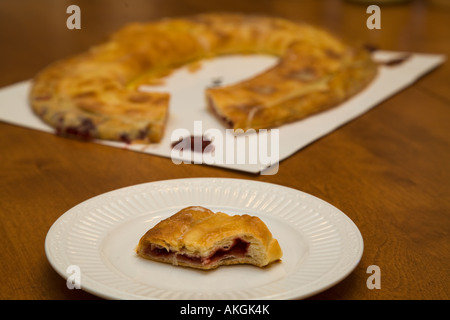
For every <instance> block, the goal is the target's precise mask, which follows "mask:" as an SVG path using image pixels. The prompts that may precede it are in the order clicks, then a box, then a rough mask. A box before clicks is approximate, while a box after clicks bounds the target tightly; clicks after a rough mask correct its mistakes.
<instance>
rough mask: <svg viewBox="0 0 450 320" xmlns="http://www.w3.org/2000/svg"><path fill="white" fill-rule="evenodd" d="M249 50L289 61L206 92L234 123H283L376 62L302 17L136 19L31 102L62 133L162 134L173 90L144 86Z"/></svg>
mask: <svg viewBox="0 0 450 320" xmlns="http://www.w3.org/2000/svg"><path fill="white" fill-rule="evenodd" d="M245 53H257V54H270V55H275V56H277V57H279V58H280V59H279V63H278V64H277V65H276V66H275V67H273V68H271V69H269V70H267V71H266V72H263V73H261V74H260V75H257V76H256V77H253V78H252V79H248V80H245V81H243V82H240V83H237V84H235V85H230V86H225V87H219V88H208V89H207V90H206V100H207V105H208V107H209V109H210V110H211V111H212V113H213V114H214V115H216V116H217V117H218V118H220V119H222V120H223V121H224V123H226V124H227V125H228V126H230V127H232V128H234V129H238V128H242V129H248V128H253V129H258V128H269V127H274V126H279V125H282V124H285V123H289V122H292V121H295V120H299V119H302V118H304V117H306V116H309V115H311V114H313V113H317V112H320V111H322V110H325V109H328V108H331V107H333V106H336V105H337V104H339V103H340V102H342V101H343V100H345V99H347V98H348V97H350V96H352V95H354V94H355V93H357V92H359V91H360V90H361V89H362V88H364V87H365V86H366V85H367V84H368V83H369V82H370V81H371V80H372V79H373V77H374V76H375V74H376V70H377V69H376V65H375V64H374V63H373V62H372V60H371V58H370V55H369V54H368V53H367V52H365V51H364V50H358V49H354V48H351V47H349V46H347V45H345V44H344V43H342V42H341V41H339V40H338V39H336V38H335V37H333V36H331V35H330V34H328V33H327V32H325V31H323V30H320V29H318V28H315V27H312V26H309V25H306V24H303V23H294V22H291V21H287V20H285V19H280V18H274V17H268V16H257V15H242V14H200V15H195V16H191V17H186V18H171V19H163V20H159V21H156V22H152V23H133V24H130V25H127V26H125V27H124V28H122V29H120V30H119V31H117V32H116V33H114V34H112V35H111V37H109V39H108V40H107V41H106V42H104V43H102V44H99V45H96V46H93V47H92V48H90V49H89V50H88V51H87V52H84V53H81V54H79V55H76V56H74V57H71V58H68V59H65V60H62V61H58V62H56V63H54V64H52V65H50V66H49V67H47V68H45V69H44V70H43V71H42V72H40V73H39V74H38V75H37V76H36V77H35V79H34V82H33V86H32V89H31V93H30V103H31V107H32V109H33V110H34V111H35V113H36V114H37V115H38V116H39V117H41V118H42V119H43V120H44V121H45V122H47V123H48V124H50V125H51V126H53V127H54V128H56V131H57V133H60V134H63V135H71V136H78V137H81V138H86V139H90V138H99V139H107V140H118V141H125V142H132V141H141V142H159V141H160V140H161V138H162V136H163V134H164V129H165V125H166V121H167V119H168V117H169V101H170V95H169V94H168V93H160V92H142V91H139V90H138V89H139V86H140V85H141V84H146V83H147V84H148V83H152V82H154V81H155V79H158V78H159V77H161V75H165V74H167V71H168V70H171V69H173V68H176V67H179V66H181V65H184V64H186V63H189V62H192V61H197V60H200V59H205V58H210V57H214V56H218V55H225V54H245Z"/></svg>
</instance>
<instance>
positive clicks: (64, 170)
mask: <svg viewBox="0 0 450 320" xmlns="http://www.w3.org/2000/svg"><path fill="white" fill-rule="evenodd" d="M70 4H77V5H78V6H79V7H80V9H81V29H80V30H69V29H68V28H67V27H66V19H67V18H68V16H69V15H68V14H67V13H66V9H67V7H68V6H69V5H70ZM367 6H368V5H367V4H365V5H361V4H354V3H350V2H345V1H344V2H342V1H338V0H329V1H316V0H311V1H293V0H277V1H275V0H273V1H270V0H259V1H237V0H236V1H235V0H214V1H200V0H171V1H168V0H165V1H156V0H155V1H147V0H141V1H131V0H117V1H106V0H102V1H62V0H45V1H42V0H22V1H12V0H7V1H1V2H0V48H1V49H0V87H3V86H7V85H9V84H13V83H16V82H18V81H22V80H25V79H29V78H32V77H33V75H35V73H36V72H38V71H39V70H40V69H42V68H43V67H45V66H46V65H47V64H49V63H50V62H52V61H54V60H57V59H60V58H62V57H66V56H68V55H71V54H74V53H78V52H82V51H84V50H86V49H87V48H89V46H91V45H93V44H96V43H98V42H99V41H101V40H103V39H104V38H105V36H107V35H108V34H109V33H111V32H112V31H115V30H116V29H118V28H120V27H121V26H123V25H124V24H125V23H127V22H131V21H149V20H152V19H157V18H160V17H171V16H180V15H186V14H194V13H199V12H209V11H234V12H246V13H250V12H252V13H253V12H256V13H268V14H273V15H278V16H281V17H285V18H289V19H293V20H303V21H306V22H308V23H312V24H315V25H318V26H321V27H323V28H326V29H328V30H330V31H332V32H334V33H335V34H337V35H338V36H340V37H341V38H344V39H346V40H349V41H354V40H358V41H362V42H364V43H370V44H373V45H376V46H377V47H379V48H381V49H388V50H402V51H414V52H425V53H443V54H447V55H450V41H449V39H450V24H449V23H448V21H449V20H450V6H449V5H448V4H447V2H446V1H419V0H418V1H410V2H407V3H405V4H399V5H392V6H386V5H380V8H381V29H379V30H376V29H374V30H369V29H368V28H367V27H366V20H367V18H368V16H369V15H368V14H367V13H366V8H367ZM449 80H450V67H449V64H448V63H444V64H443V65H442V66H440V67H439V68H438V69H436V70H434V71H432V72H431V73H429V74H428V75H426V76H425V77H423V78H421V79H420V80H419V81H418V82H417V83H415V84H414V85H412V86H410V87H408V88H407V89H405V90H403V91H401V92H399V93H398V94H396V95H395V96H393V97H391V98H389V99H388V100H386V101H385V102H383V103H381V104H380V105H378V106H377V107H375V108H374V109H372V110H371V111H369V112H367V113H366V114H364V115H362V116H361V117H359V118H357V119H356V120H354V121H352V122H350V123H348V124H347V125H345V126H343V127H341V128H339V129H337V130H335V131H334V132H332V133H330V134H328V135H327V136H325V137H323V138H321V139H319V140H318V141H316V142H315V143H313V144H311V145H309V146H308V147H306V148H304V149H302V150H301V151H299V152H297V153H295V154H294V155H293V156H291V157H290V158H288V159H286V160H284V161H282V162H281V164H280V167H279V171H278V173H277V174H275V175H253V174H246V173H242V172H237V171H232V170H224V169H220V168H216V167H210V166H204V165H189V164H186V165H174V164H173V163H172V161H171V160H170V159H166V158H161V157H156V156H150V155H147V154H141V153H137V152H132V151H127V150H122V149H119V148H112V147H108V146H102V145H98V144H94V143H89V142H82V141H77V140H71V139H68V138H62V137H58V136H55V135H53V134H48V133H42V132H38V131H34V130H30V129H26V128H22V127H19V126H15V125H10V124H7V123H3V122H0V150H1V151H0V221H1V223H0V230H1V246H2V250H0V261H1V265H0V279H1V281H0V298H1V299H96V298H97V297H95V296H93V295H91V294H89V293H86V292H84V291H82V290H69V289H68V288H67V287H66V282H65V280H64V279H63V278H61V277H60V276H59V275H58V274H57V273H56V272H55V271H54V270H53V269H52V267H51V266H50V264H49V263H48V261H47V258H46V256H45V252H44V239H45V236H46V234H47V231H48V230H49V228H50V226H51V225H52V224H53V223H54V222H55V220H56V219H57V218H58V217H59V216H60V215H62V214H63V213H64V212H66V211H67V210H69V209H70V208H72V207H73V206H75V205H77V204H78V203H80V202H83V201H85V200H87V199H89V198H91V197H93V196H96V195H99V194H102V193H104V192H107V191H111V190H114V189H117V188H121V187H126V186H131V185H135V184H139V183H144V182H151V181H157V180H165V179H175V178H186V177H189V178H190V177H229V178H239V179H251V180H255V181H263V182H270V183H276V184H280V185H284V186H288V187H291V188H295V189H298V190H301V191H304V192H307V193H309V194H312V195H314V196H316V197H319V198H321V199H323V200H325V201H327V202H329V203H330V204H332V205H334V206H335V207H337V208H339V209H340V210H342V211H343V212H344V213H346V214H347V215H348V216H349V217H350V218H351V219H352V220H353V221H354V222H355V224H356V225H357V226H358V228H359V229H360V231H361V233H362V235H363V238H364V254H363V257H362V259H361V261H360V263H359V265H358V266H357V267H356V269H355V270H354V271H353V272H352V273H351V274H350V275H349V276H348V277H347V278H345V279H344V280H343V281H341V282H340V283H338V284H337V285H335V286H333V287H331V288H330V289H328V290H326V291H323V292H321V293H319V294H317V295H315V296H313V297H311V298H310V299H374V300H377V299H449V298H450V289H449V288H450V286H449V284H450V273H449V270H450V268H449V262H450V255H449V249H450V242H449V232H450V129H449V123H450V90H449ZM0 104H2V101H0ZM1 107H10V108H14V106H13V105H11V106H5V105H1ZM371 265H376V266H378V267H379V268H380V272H381V273H380V283H381V288H380V289H369V288H368V287H367V284H366V281H367V279H368V277H369V276H370V274H369V273H367V268H368V267H369V266H371Z"/></svg>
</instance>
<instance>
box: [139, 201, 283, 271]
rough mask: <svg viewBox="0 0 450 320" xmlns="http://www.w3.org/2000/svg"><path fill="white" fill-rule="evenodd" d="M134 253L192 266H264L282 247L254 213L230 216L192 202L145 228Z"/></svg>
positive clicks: (160, 260) (280, 252) (277, 257)
mask: <svg viewBox="0 0 450 320" xmlns="http://www.w3.org/2000/svg"><path fill="white" fill-rule="evenodd" d="M136 253H137V254H138V255H139V256H141V257H143V258H146V259H150V260H154V261H159V262H164V263H170V264H173V265H179V266H185V267H191V268H196V269H203V270H209V269H215V268H217V267H218V266H221V265H231V264H252V265H255V266H258V267H264V266H267V265H268V264H270V263H272V262H274V261H277V260H279V259H281V257H282V250H281V248H280V246H279V244H278V241H277V240H276V239H274V238H272V234H271V233H270V231H269V229H268V228H267V226H266V225H265V224H264V222H263V221H262V220H261V219H259V218H258V217H255V216H249V215H235V216H230V215H227V214H225V213H222V212H217V213H214V212H212V211H211V210H209V209H207V208H204V207H199V206H192V207H187V208H184V209H182V210H181V211H179V212H177V213H176V214H174V215H173V216H171V217H169V218H167V219H165V220H162V221H161V222H159V223H158V224H157V225H156V226H155V227H153V228H152V229H150V230H148V231H147V232H146V233H145V234H144V235H143V236H142V238H141V239H140V241H139V244H138V246H137V247H136Z"/></svg>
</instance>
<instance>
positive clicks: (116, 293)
mask: <svg viewBox="0 0 450 320" xmlns="http://www.w3.org/2000/svg"><path fill="white" fill-rule="evenodd" d="M188 181H189V182H191V181H197V182H199V183H201V182H203V181H214V182H228V183H232V182H239V181H241V182H242V181H243V182H245V183H250V184H256V185H266V186H268V187H271V188H279V189H284V190H288V191H289V192H294V193H299V194H302V195H303V196H306V197H308V198H312V199H313V200H314V201H316V202H318V203H321V204H323V205H325V206H326V207H328V208H331V209H333V210H334V211H335V213H337V214H339V215H340V218H342V219H344V220H345V223H346V224H348V226H349V227H350V228H352V230H353V231H354V237H355V238H354V241H355V243H357V244H358V247H357V250H356V253H355V257H354V258H353V263H351V264H350V266H349V267H347V269H346V270H345V272H340V273H339V275H338V276H336V277H335V279H334V280H333V281H329V282H328V283H327V284H326V285H321V286H318V287H316V288H315V289H314V290H309V291H307V292H303V293H301V292H297V291H296V290H291V291H294V292H292V293H291V294H289V293H286V292H281V293H280V294H276V295H272V296H274V297H270V296H269V297H263V298H250V299H249V300H254V299H274V300H293V299H305V298H308V297H311V296H314V295H316V294H318V293H320V292H323V291H325V290H327V289H329V288H331V287H333V286H335V285H336V284H338V283H339V282H341V281H342V280H344V279H345V278H346V277H348V276H349V275H350V274H351V273H352V272H353V271H354V270H355V268H356V267H357V266H358V265H359V263H360V261H361V259H362V256H363V253H364V240H363V237H362V234H361V232H360V230H359V228H358V227H357V225H356V224H355V223H354V221H353V220H352V219H351V218H350V217H349V216H347V215H346V214H345V213H344V212H342V211H341V210H340V209H338V208H336V207H335V206H333V205H332V204H330V203H328V202H326V201H325V200H322V199H320V198H318V197H316V196H314V195H312V194H309V193H306V192H304V191H301V190H298V189H295V188H292V187H288V186H284V185H280V184H276V183H271V182H265V181H255V180H252V179H238V178H226V177H195V178H174V179H164V180H155V181H150V182H143V183H138V184H134V185H130V186H125V187H120V188H117V189H113V190H110V191H106V192H103V193H101V194H97V195H95V196H92V197H90V198H88V199H86V200H84V201H82V202H80V203H78V204H76V205H75V206H73V207H71V208H70V209H68V210H67V211H65V212H64V213H63V214H61V215H60V216H59V217H58V218H57V219H56V220H55V221H54V223H53V224H52V225H51V227H50V228H49V230H48V232H47V234H46V237H45V245H44V247H45V255H46V257H47V260H48V262H49V263H50V265H51V267H52V268H53V269H54V270H55V271H56V272H57V274H59V276H61V277H62V278H63V279H64V280H66V281H67V279H68V278H69V275H68V274H67V272H65V271H64V270H63V267H62V266H60V265H59V263H58V262H57V261H56V260H57V257H55V256H54V255H53V253H52V252H51V250H50V246H51V243H50V242H51V241H52V240H53V239H52V238H53V237H54V235H55V232H56V231H57V228H58V227H59V226H60V225H61V224H63V223H66V222H65V221H64V219H67V218H68V217H71V216H72V215H74V214H75V213H76V211H77V210H78V209H79V208H81V207H82V206H83V205H86V204H89V203H91V202H95V201H96V200H97V199H101V198H103V197H107V196H111V195H112V196H113V195H114V194H120V193H121V192H123V191H125V190H130V189H136V188H144V187H146V186H150V185H157V184H162V183H167V182H169V183H176V182H180V183H182V182H188ZM71 218H73V217H71ZM87 282H88V285H87V286H86V285H85V284H86V280H83V282H82V286H81V289H82V290H83V291H86V292H88V293H91V294H93V295H95V296H97V297H100V298H104V299H112V300H116V299H147V300H162V298H158V297H147V296H146V297H142V296H139V295H136V294H132V293H124V292H123V291H122V290H118V289H117V288H113V287H108V286H105V285H104V284H103V283H101V282H93V283H92V285H91V283H90V280H88V281H87ZM102 288H103V289H104V290H102ZM295 292H296V293H295ZM183 299H184V298H181V300H183Z"/></svg>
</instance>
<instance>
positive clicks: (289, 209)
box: [45, 178, 363, 300]
mask: <svg viewBox="0 0 450 320" xmlns="http://www.w3.org/2000/svg"><path fill="white" fill-rule="evenodd" d="M191 205H201V206H205V207H208V208H210V209H211V210H213V211H219V210H220V211H223V212H226V213H229V214H244V213H247V214H251V215H256V216H258V217H260V218H261V219H262V220H263V221H264V222H265V223H266V224H267V226H268V227H269V229H270V230H271V232H272V234H273V236H274V238H276V239H278V241H279V243H280V246H281V248H282V250H283V258H282V261H281V262H279V263H275V264H272V265H270V266H269V267H267V268H258V267H255V266H251V265H235V266H222V267H219V268H218V269H215V270H211V271H202V270H195V269H189V268H183V267H175V266H172V265H169V264H163V263H158V262H153V261H149V260H145V259H142V258H139V257H137V256H136V254H135V253H134V249H135V247H136V245H137V243H138V241H139V239H140V237H141V236H142V235H143V234H144V233H145V232H146V231H147V230H148V229H150V228H151V227H153V226H154V225H155V224H156V223H157V222H159V221H160V220H161V219H164V218H167V217H169V216H170V215H172V214H174V213H176V212H177V211H178V210H179V209H181V208H183V207H186V206H191ZM45 251H46V254H47V258H48V260H49V261H50V263H51V265H52V266H53V268H54V269H55V270H56V271H57V272H58V273H59V274H60V275H61V276H63V277H64V278H66V279H67V278H68V277H69V276H71V275H72V272H73V271H72V270H73V269H70V268H69V269H68V267H69V266H76V267H78V268H79V270H80V274H81V278H80V284H81V289H83V290H85V291H87V292H90V293H92V294H95V295H97V296H100V297H103V298H108V299H180V300H181V299H183V300H184V299H189V300H191V299H192V300H196V299H215V300H219V299H298V298H305V297H308V296H311V295H313V294H316V293H318V292H320V291H323V290H325V289H327V288H329V287H331V286H333V285H334V284H336V283H337V282H339V281H340V280H342V279H343V278H345V277H346V276H347V275H348V274H349V273H350V272H351V271H352V270H353V269H354V268H355V267H356V266H357V264H358V263H359V261H360V258H361V256H362V252H363V240H362V237H361V234H360V232H359V230H358V228H357V227H356V226H355V224H354V223H353V222H352V221H351V220H350V219H349V218H348V217H347V216H346V215H345V214H344V213H342V212H341V211H340V210H338V209H336V208H335V207H333V206H332V205H330V204H328V203H326V202H324V201H323V200H320V199H318V198H316V197H313V196H311V195H309V194H306V193H304V192H301V191H298V190H294V189H291V188H287V187H283V186H279V185H274V184H269V183H262V182H256V181H252V180H237V179H218V178H217V179H216V178H196V179H178V180H167V181H158V182H152V183H145V184H140V185H136V186H131V187H127V188H122V189H118V190H115V191H111V192H108V193H105V194H102V195H99V196H97V197H94V198H91V199H89V200H87V201H85V202H83V203H81V204H79V205H77V206H75V207H73V208H72V209H70V210H69V211H67V212H66V213H65V214H63V215H62V216H61V217H60V218H59V219H58V220H57V221H56V222H55V223H54V224H53V226H52V227H51V228H50V230H49V232H48V234H47V237H46V241H45Z"/></svg>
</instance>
